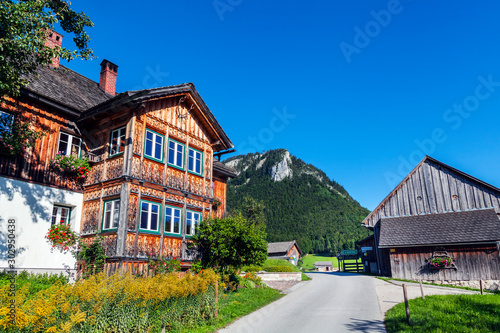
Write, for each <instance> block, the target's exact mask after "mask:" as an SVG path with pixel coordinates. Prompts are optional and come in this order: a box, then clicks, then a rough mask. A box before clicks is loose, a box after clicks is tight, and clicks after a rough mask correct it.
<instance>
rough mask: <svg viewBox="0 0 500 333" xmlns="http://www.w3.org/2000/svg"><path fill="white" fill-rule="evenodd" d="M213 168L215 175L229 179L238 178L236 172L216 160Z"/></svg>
mask: <svg viewBox="0 0 500 333" xmlns="http://www.w3.org/2000/svg"><path fill="white" fill-rule="evenodd" d="M213 167H214V173H215V172H217V173H220V174H222V175H224V176H227V177H231V178H236V177H237V176H238V174H237V173H236V170H234V169H233V168H231V167H228V166H227V165H225V164H224V163H222V162H219V161H217V160H214V164H213Z"/></svg>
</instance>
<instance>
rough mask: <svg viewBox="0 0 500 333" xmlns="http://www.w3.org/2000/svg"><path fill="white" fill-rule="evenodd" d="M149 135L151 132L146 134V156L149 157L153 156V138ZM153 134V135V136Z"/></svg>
mask: <svg viewBox="0 0 500 333" xmlns="http://www.w3.org/2000/svg"><path fill="white" fill-rule="evenodd" d="M148 134H151V133H149V132H146V152H145V154H146V155H147V156H153V138H152V137H151V139H149V138H148ZM152 135H153V134H151V136H152Z"/></svg>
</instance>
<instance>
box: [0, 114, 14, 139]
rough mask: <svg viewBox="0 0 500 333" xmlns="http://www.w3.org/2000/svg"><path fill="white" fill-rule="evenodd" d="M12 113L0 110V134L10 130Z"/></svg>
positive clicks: (12, 118) (12, 119)
mask: <svg viewBox="0 0 500 333" xmlns="http://www.w3.org/2000/svg"><path fill="white" fill-rule="evenodd" d="M13 121H14V115H13V114H10V113H7V112H3V111H0V134H3V133H4V132H6V133H9V132H10V131H11V130H12V123H13Z"/></svg>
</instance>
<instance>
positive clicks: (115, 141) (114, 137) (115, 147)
mask: <svg viewBox="0 0 500 333" xmlns="http://www.w3.org/2000/svg"><path fill="white" fill-rule="evenodd" d="M117 152H118V137H117V135H116V131H113V132H112V133H111V151H110V153H111V155H114V154H116V153H117Z"/></svg>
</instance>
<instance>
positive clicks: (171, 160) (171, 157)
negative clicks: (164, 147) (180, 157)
mask: <svg viewBox="0 0 500 333" xmlns="http://www.w3.org/2000/svg"><path fill="white" fill-rule="evenodd" d="M174 160H175V144H174V143H173V142H172V141H170V142H169V143H168V163H170V164H174Z"/></svg>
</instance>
